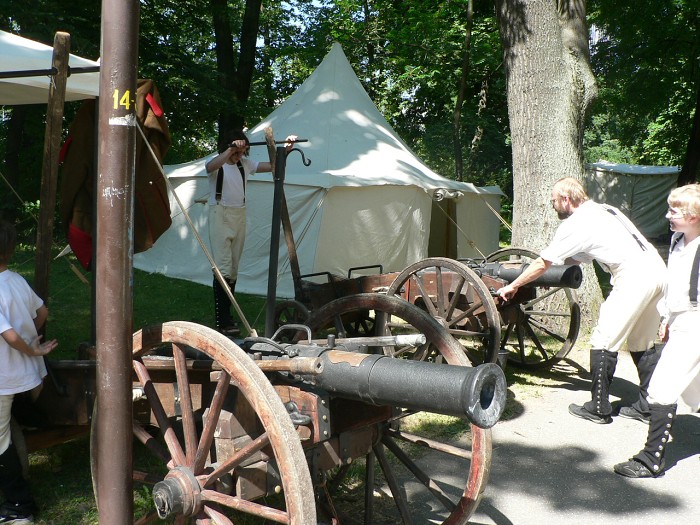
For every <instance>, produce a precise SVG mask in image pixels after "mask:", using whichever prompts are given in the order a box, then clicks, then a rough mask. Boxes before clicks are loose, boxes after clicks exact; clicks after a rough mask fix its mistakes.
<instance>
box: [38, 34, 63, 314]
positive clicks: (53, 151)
mask: <svg viewBox="0 0 700 525" xmlns="http://www.w3.org/2000/svg"><path fill="white" fill-rule="evenodd" d="M69 56H70V35H69V34H68V33H63V32H61V31H59V32H57V33H56V36H55V37H54V43H53V67H54V68H56V71H57V73H56V75H55V76H54V77H53V81H52V82H51V85H50V87H49V101H48V106H47V109H46V132H45V134H44V159H43V165H42V170H41V192H40V199H41V200H40V202H41V206H40V209H39V225H38V227H37V239H36V267H35V271H34V291H35V292H36V293H37V295H38V296H39V297H41V298H42V299H43V300H44V302H48V299H49V266H50V264H51V241H52V239H53V223H54V220H53V219H54V215H55V211H56V192H57V186H58V154H59V150H60V146H61V131H62V129H63V106H64V102H65V99H66V82H67V78H68V60H69Z"/></svg>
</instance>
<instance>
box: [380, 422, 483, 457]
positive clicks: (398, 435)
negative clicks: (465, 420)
mask: <svg viewBox="0 0 700 525" xmlns="http://www.w3.org/2000/svg"><path fill="white" fill-rule="evenodd" d="M387 434H388V435H390V436H391V437H392V438H394V439H400V440H402V441H406V442H408V443H413V444H414V445H419V446H422V447H425V448H428V449H430V450H436V451H438V452H442V453H443V454H449V455H450V456H454V457H457V458H462V459H468V460H470V461H471V459H472V452H471V450H467V449H466V448H461V447H456V446H454V445H448V444H447V443H442V442H441V441H436V440H434V439H429V438H426V437H423V436H418V435H416V434H411V433H410V432H402V431H400V430H394V429H391V430H389V431H388V432H387Z"/></svg>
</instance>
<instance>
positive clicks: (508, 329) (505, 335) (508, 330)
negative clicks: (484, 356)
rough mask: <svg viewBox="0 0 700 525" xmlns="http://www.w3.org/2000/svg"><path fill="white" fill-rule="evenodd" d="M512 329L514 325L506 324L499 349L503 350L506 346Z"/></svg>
mask: <svg viewBox="0 0 700 525" xmlns="http://www.w3.org/2000/svg"><path fill="white" fill-rule="evenodd" d="M514 327H515V324H514V323H510V324H508V326H507V327H506V329H505V331H504V332H503V337H502V338H501V349H504V348H505V347H506V345H507V344H508V339H510V335H511V334H512V333H513V328H514Z"/></svg>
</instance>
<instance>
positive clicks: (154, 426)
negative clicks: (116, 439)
mask: <svg viewBox="0 0 700 525" xmlns="http://www.w3.org/2000/svg"><path fill="white" fill-rule="evenodd" d="M133 346H134V353H133V356H134V359H133V363H134V377H135V380H134V391H135V392H136V393H138V392H142V396H143V397H142V398H141V399H140V400H136V401H135V403H134V423H133V429H134V437H135V438H136V441H137V442H138V443H140V444H141V445H143V447H144V448H143V449H142V450H135V453H134V458H135V459H134V492H135V497H136V501H135V518H136V521H135V523H138V524H145V523H151V522H154V521H156V520H157V518H158V517H159V515H160V517H161V518H167V519H168V520H169V522H170V520H172V522H174V523H177V524H185V523H197V524H233V523H241V522H243V523H262V521H263V520H266V521H265V523H268V522H275V523H289V524H297V525H308V524H311V523H314V524H315V523H316V510H315V502H314V498H313V488H312V484H311V478H310V475H309V470H308V467H307V464H306V460H305V457H304V452H303V450H302V447H301V442H300V440H299V437H298V435H297V432H296V430H295V428H294V425H293V424H292V421H291V419H290V417H289V414H288V413H287V411H286V410H285V408H284V406H283V404H282V401H281V400H280V398H279V396H278V395H277V394H276V392H275V389H274V388H273V387H272V385H271V384H270V382H269V381H268V379H267V378H266V376H265V375H264V374H263V372H262V371H261V370H260V369H259V368H258V367H257V366H256V365H255V363H254V362H253V360H251V358H250V357H249V356H248V355H247V354H246V353H245V352H244V351H243V350H241V349H240V348H239V347H238V346H237V345H236V344H235V343H233V342H232V341H231V340H230V339H228V338H227V337H224V336H222V335H221V334H219V333H218V332H215V331H214V330H212V329H210V328H207V327H204V326H201V325H197V324H193V323H187V322H169V323H164V324H162V325H159V326H154V327H150V328H146V329H144V330H142V331H139V332H137V333H136V334H135V335H134V345H133ZM190 356H194V357H196V359H191V358H190ZM135 397H138V396H137V395H136V394H135ZM215 434H216V436H217V439H216V440H215V439H214V437H215ZM227 435H230V436H231V438H232V439H231V441H230V446H229V447H227V446H225V443H224V444H222V443H220V441H219V439H220V437H221V436H224V437H225V436H227ZM93 457H94V455H93ZM94 472H95V470H94V469H93V473H94ZM256 476H257V478H256V479H258V480H259V479H260V477H261V476H262V479H263V480H265V479H267V480H270V479H275V476H277V479H276V482H274V483H273V485H274V486H273V487H271V493H272V496H271V497H270V496H268V494H267V489H268V488H270V487H267V488H265V483H262V486H263V489H262V492H261V493H259V494H258V493H255V491H251V490H250V486H251V484H250V483H246V480H249V479H251V478H255V477H256ZM253 485H254V484H253ZM258 485H259V483H258ZM149 500H150V501H149ZM154 503H155V507H154ZM252 517H257V518H260V521H255V520H254V519H252ZM248 520H251V521H248Z"/></svg>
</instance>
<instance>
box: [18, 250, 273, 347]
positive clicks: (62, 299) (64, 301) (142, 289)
mask: <svg viewBox="0 0 700 525" xmlns="http://www.w3.org/2000/svg"><path fill="white" fill-rule="evenodd" d="M71 264H72V265H73V268H74V269H76V270H77V271H78V272H79V273H80V274H81V275H82V276H83V277H84V278H85V279H86V280H87V281H88V283H87V284H86V283H84V282H83V281H81V280H80V279H79V278H78V277H77V276H76V274H75V272H74V270H73V269H71ZM10 269H11V270H14V271H16V272H18V273H20V274H21V275H23V276H24V277H25V279H27V281H29V283H30V284H31V283H32V282H33V279H34V251H33V250H32V249H30V248H27V247H24V248H20V249H18V250H17V252H16V253H15V256H14V258H13V261H12V264H10ZM91 280H92V274H90V273H88V272H85V271H84V270H83V269H82V267H80V265H79V264H78V262H77V261H76V260H75V258H74V257H73V256H72V255H69V256H67V257H63V258H59V259H58V260H55V261H53V263H52V265H51V270H50V280H49V298H48V300H47V301H46V304H47V306H48V308H49V319H48V321H47V324H46V339H57V340H58V343H59V346H58V348H57V349H56V350H55V351H54V352H53V353H52V355H51V359H75V358H76V352H77V349H78V346H79V345H80V344H81V343H83V342H88V341H91V340H92V334H93V332H94V330H93V329H92V323H93V321H92V313H91V304H92V298H91V295H92V292H91V284H90V283H91ZM236 300H237V301H238V304H239V305H240V307H241V309H242V310H243V313H244V314H245V316H246V319H247V320H248V322H249V323H250V324H251V325H252V326H253V328H255V329H256V330H257V332H258V333H259V334H262V333H264V329H265V298H264V297H258V296H252V295H245V294H236ZM213 311H214V306H213V295H212V289H211V287H210V286H203V285H201V284H197V283H192V282H189V281H183V280H181V279H171V278H168V277H165V276H163V275H160V274H149V273H146V272H142V271H140V270H134V282H133V313H132V315H133V319H132V322H133V327H132V332H136V331H137V330H139V329H141V328H143V327H145V326H148V325H151V324H157V323H162V322H165V321H191V322H194V323H199V324H203V325H206V326H213V324H214V314H213Z"/></svg>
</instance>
